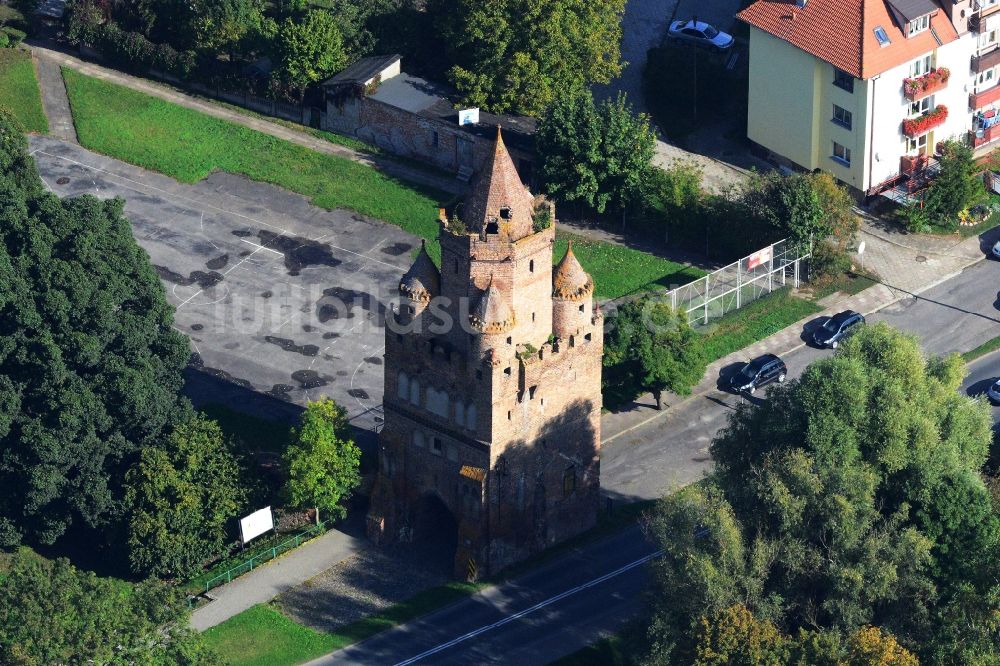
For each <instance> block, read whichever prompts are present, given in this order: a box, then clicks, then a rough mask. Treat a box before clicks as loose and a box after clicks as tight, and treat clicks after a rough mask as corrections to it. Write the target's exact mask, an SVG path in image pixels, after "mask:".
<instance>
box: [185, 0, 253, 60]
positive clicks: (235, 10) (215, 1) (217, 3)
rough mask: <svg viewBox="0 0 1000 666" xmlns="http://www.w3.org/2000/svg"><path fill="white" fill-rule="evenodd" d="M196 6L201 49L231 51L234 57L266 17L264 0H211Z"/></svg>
mask: <svg viewBox="0 0 1000 666" xmlns="http://www.w3.org/2000/svg"><path fill="white" fill-rule="evenodd" d="M193 6H194V7H196V18H195V19H194V20H193V24H194V25H193V27H194V31H195V35H196V40H197V42H196V46H197V48H199V49H204V50H207V51H211V52H218V51H225V52H228V53H229V56H230V59H231V60H232V59H234V58H235V54H236V53H238V52H240V50H241V45H242V44H243V43H244V42H245V40H246V39H247V38H248V37H251V36H253V35H255V34H256V33H257V32H259V31H260V29H261V25H262V23H263V22H264V20H265V18H264V3H263V2H261V0H211V1H210V2H204V3H200V2H199V3H195V4H194V5H193Z"/></svg>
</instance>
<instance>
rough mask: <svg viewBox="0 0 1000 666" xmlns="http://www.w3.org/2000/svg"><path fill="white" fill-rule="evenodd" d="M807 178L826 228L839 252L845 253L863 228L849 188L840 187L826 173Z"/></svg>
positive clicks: (822, 172)
mask: <svg viewBox="0 0 1000 666" xmlns="http://www.w3.org/2000/svg"><path fill="white" fill-rule="evenodd" d="M807 178H808V179H809V182H810V184H811V185H812V188H813V191H814V192H815V193H816V198H817V201H818V203H819V208H820V210H821V211H823V216H824V217H825V223H824V226H825V227H826V228H829V230H830V238H831V240H832V241H833V242H834V243H835V246H836V248H837V252H840V253H843V252H844V251H845V250H846V249H847V245H848V244H849V243H851V242H852V241H853V240H854V238H855V236H856V235H857V233H858V230H859V229H860V228H861V218H860V217H858V216H857V215H856V214H855V213H854V199H853V198H852V197H851V195H850V193H849V192H848V191H847V188H846V187H844V186H843V185H839V184H838V183H837V180H836V179H835V178H834V177H833V175H832V174H830V173H828V172H826V171H820V172H818V173H811V174H809V175H808V176H807Z"/></svg>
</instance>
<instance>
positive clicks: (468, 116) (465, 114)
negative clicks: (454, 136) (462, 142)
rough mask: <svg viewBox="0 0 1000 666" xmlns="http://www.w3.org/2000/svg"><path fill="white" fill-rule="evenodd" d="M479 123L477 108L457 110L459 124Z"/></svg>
mask: <svg viewBox="0 0 1000 666" xmlns="http://www.w3.org/2000/svg"><path fill="white" fill-rule="evenodd" d="M477 123H479V109H462V110H461V111H459V112H458V124H459V125H475V124H477Z"/></svg>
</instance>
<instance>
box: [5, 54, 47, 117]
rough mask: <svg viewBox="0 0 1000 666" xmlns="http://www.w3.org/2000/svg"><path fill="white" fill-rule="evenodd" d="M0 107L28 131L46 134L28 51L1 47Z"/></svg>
mask: <svg viewBox="0 0 1000 666" xmlns="http://www.w3.org/2000/svg"><path fill="white" fill-rule="evenodd" d="M0 106H3V107H5V108H7V109H8V110H10V111H11V112H12V113H13V114H14V116H15V117H16V118H17V119H18V121H20V123H21V124H22V125H23V126H24V129H26V130H27V131H29V132H39V133H41V134H46V133H48V131H49V121H48V119H47V118H46V117H45V112H44V111H43V110H42V97H41V93H40V92H39V90H38V79H37V78H36V77H35V66H34V64H33V63H32V62H31V54H30V53H28V52H27V51H23V50H21V49H0Z"/></svg>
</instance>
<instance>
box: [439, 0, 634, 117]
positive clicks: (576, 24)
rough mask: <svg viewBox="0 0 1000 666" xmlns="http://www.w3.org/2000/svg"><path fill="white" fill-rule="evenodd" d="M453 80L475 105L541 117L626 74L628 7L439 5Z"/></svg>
mask: <svg viewBox="0 0 1000 666" xmlns="http://www.w3.org/2000/svg"><path fill="white" fill-rule="evenodd" d="M431 5H432V6H431V8H430V11H431V12H432V13H435V14H436V15H437V16H438V17H439V19H438V29H439V30H440V32H441V38H442V40H443V42H444V44H445V46H446V48H447V49H448V52H449V57H450V60H451V62H452V63H453V67H452V68H451V71H450V74H449V76H450V78H451V81H452V83H453V84H454V85H455V87H456V88H457V89H458V90H459V92H460V93H462V95H464V97H465V101H466V102H467V103H468V104H470V105H475V106H481V107H484V108H486V109H488V110H490V111H493V112H495V113H507V112H514V113H523V114H528V115H539V114H540V113H541V112H542V110H543V109H545V107H546V106H548V105H549V104H550V103H551V102H552V101H553V100H554V99H556V97H557V96H558V95H559V94H564V93H575V92H582V91H583V90H584V89H586V87H587V86H588V85H589V84H591V83H607V82H608V81H610V80H611V79H612V78H613V77H615V76H617V75H618V74H619V72H621V62H620V60H619V58H620V42H621V36H622V28H621V17H622V13H623V11H624V7H625V3H624V0H491V1H490V2H481V1H480V0H434V2H432V3H431Z"/></svg>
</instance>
